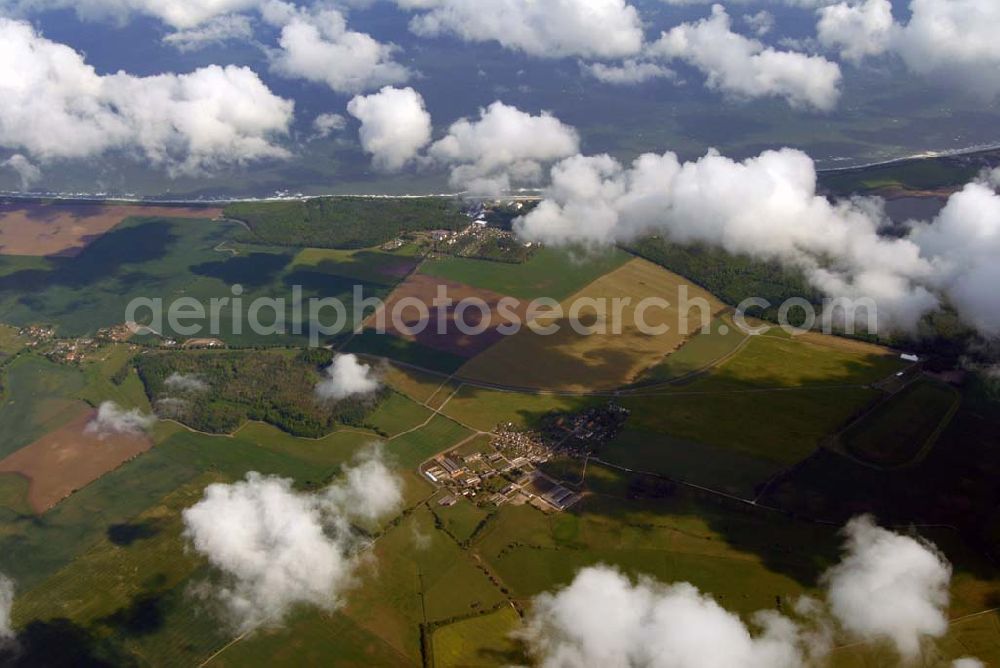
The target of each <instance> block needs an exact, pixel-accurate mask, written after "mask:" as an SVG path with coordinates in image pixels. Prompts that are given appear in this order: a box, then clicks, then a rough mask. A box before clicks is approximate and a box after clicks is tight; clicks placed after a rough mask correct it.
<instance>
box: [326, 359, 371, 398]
mask: <svg viewBox="0 0 1000 668" xmlns="http://www.w3.org/2000/svg"><path fill="white" fill-rule="evenodd" d="M326 375H327V377H326V378H325V379H324V380H322V381H321V382H320V383H318V384H317V385H316V396H317V397H319V398H320V399H323V400H333V401H340V400H342V399H347V398H348V397H355V396H363V395H366V394H372V393H373V392H376V391H377V390H378V389H379V388H380V387H381V386H382V381H380V380H379V379H378V377H377V376H376V375H375V373H374V372H373V371H372V368H371V366H369V365H367V364H364V363H363V362H361V361H360V360H359V359H358V358H357V356H356V355H349V354H348V355H338V356H337V357H336V359H334V360H333V363H332V364H331V365H330V366H329V367H327V369H326Z"/></svg>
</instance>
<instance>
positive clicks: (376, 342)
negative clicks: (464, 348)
mask: <svg viewBox="0 0 1000 668" xmlns="http://www.w3.org/2000/svg"><path fill="white" fill-rule="evenodd" d="M344 352H347V353H358V354H361V355H373V356H375V357H386V358H388V359H391V360H396V361H399V362H403V363H405V364H412V365H414V366H417V367H420V368H422V369H429V370H431V371H437V372H438V373H444V374H452V373H455V372H456V371H458V369H459V368H460V367H461V366H462V365H463V364H465V363H466V362H467V361H468V360H467V359H465V358H464V357H459V356H458V355H453V354H451V353H446V352H444V351H441V350H435V349H433V348H428V347H427V346H422V345H420V344H419V343H416V342H415V341H408V340H406V339H403V338H401V337H398V336H393V335H391V334H378V333H376V332H375V331H374V330H371V329H366V330H365V331H364V332H362V333H361V334H358V335H357V336H355V337H353V338H352V339H351V340H350V341H349V342H348V343H347V345H346V346H345V347H344ZM442 380H444V379H443V378H442Z"/></svg>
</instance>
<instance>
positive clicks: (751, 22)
mask: <svg viewBox="0 0 1000 668" xmlns="http://www.w3.org/2000/svg"><path fill="white" fill-rule="evenodd" d="M743 21H744V22H745V23H746V24H747V25H748V26H749V27H750V29H751V30H753V33H754V34H755V35H757V36H758V37H763V36H764V35H766V34H767V33H769V32H771V31H772V30H773V29H774V14H772V13H771V12H769V11H767V10H766V9H762V10H760V11H759V12H756V13H754V14H744V15H743Z"/></svg>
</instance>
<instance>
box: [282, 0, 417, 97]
mask: <svg viewBox="0 0 1000 668" xmlns="http://www.w3.org/2000/svg"><path fill="white" fill-rule="evenodd" d="M277 4H278V6H273V5H272V6H269V7H268V8H267V10H266V12H265V16H266V17H267V18H268V19H269V20H271V21H273V22H279V23H281V24H282V27H281V36H280V37H279V39H278V46H279V48H278V49H275V50H273V51H272V52H271V68H272V70H273V71H274V72H276V73H278V74H281V75H283V76H287V77H292V78H301V79H306V80H307V81H313V82H316V83H324V84H326V85H327V86H329V87H330V88H331V89H333V90H335V91H337V92H338V93H360V92H362V91H366V90H372V89H375V88H379V87H380V86H385V85H389V84H397V83H402V82H404V81H406V80H407V79H409V78H410V71H409V70H408V69H407V68H406V67H405V66H403V65H401V64H399V63H397V62H396V61H395V60H394V59H393V54H394V53H395V52H396V50H397V49H396V47H395V46H393V45H391V44H383V43H381V42H379V41H378V40H376V39H375V38H373V37H372V36H371V35H368V34H366V33H362V32H357V31H355V30H350V29H349V28H348V26H347V19H346V18H345V17H344V15H343V13H341V12H340V11H339V10H337V9H335V8H332V7H326V6H318V7H313V8H310V9H297V8H295V7H293V6H291V5H286V6H285V7H284V8H282V7H281V6H280V5H281V4H283V3H277Z"/></svg>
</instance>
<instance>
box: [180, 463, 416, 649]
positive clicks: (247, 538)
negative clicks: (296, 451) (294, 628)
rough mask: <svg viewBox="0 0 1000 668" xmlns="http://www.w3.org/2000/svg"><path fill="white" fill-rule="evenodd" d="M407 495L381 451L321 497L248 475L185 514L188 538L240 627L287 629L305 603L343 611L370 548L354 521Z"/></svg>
mask: <svg viewBox="0 0 1000 668" xmlns="http://www.w3.org/2000/svg"><path fill="white" fill-rule="evenodd" d="M400 490H401V483H400V481H399V479H398V478H397V477H396V476H395V475H394V474H393V473H392V472H391V471H390V470H389V469H388V468H387V467H386V466H385V464H384V463H383V462H382V459H381V455H380V453H379V451H377V450H376V451H374V452H373V453H371V454H370V455H368V456H367V457H366V458H365V459H363V461H362V462H361V463H360V464H358V465H357V466H355V467H348V468H347V470H346V471H345V480H344V481H341V482H337V483H335V484H333V485H331V486H330V487H328V488H327V489H325V490H323V491H321V492H318V493H303V492H298V491H296V490H295V489H294V488H293V486H292V481H291V480H287V479H284V478H277V477H272V476H263V475H261V474H259V473H249V474H248V475H247V476H246V479H245V480H243V481H240V482H237V483H234V484H229V485H227V484H215V485H210V486H209V487H207V488H206V489H205V493H204V497H203V498H202V500H201V501H199V502H198V503H197V504H195V505H194V506H192V507H190V508H188V509H187V510H185V511H184V513H183V520H184V527H185V529H184V535H185V537H186V538H187V540H189V541H190V543H191V545H192V546H193V547H194V549H195V550H196V551H198V552H199V553H200V554H202V555H204V556H205V557H206V558H207V559H208V561H209V562H210V563H211V564H212V565H213V566H214V567H215V568H217V569H218V570H219V571H220V572H221V573H222V575H223V583H222V584H221V585H220V587H219V588H218V589H217V590H216V591H215V592H214V593H215V595H216V596H217V597H218V599H219V601H221V603H222V604H223V605H224V607H225V610H226V612H227V613H228V616H229V619H230V620H231V622H232V623H233V625H234V626H235V627H236V628H237V629H238V630H239V631H241V632H244V633H245V632H250V631H253V630H255V629H258V628H261V627H265V626H274V625H278V624H280V623H281V622H282V620H283V619H284V618H285V616H286V615H287V614H288V612H289V611H290V610H291V608H292V607H294V606H296V605H299V604H308V605H313V606H317V607H320V608H323V609H326V610H333V609H335V608H337V607H338V606H339V605H340V604H341V603H342V597H343V595H344V593H345V592H346V590H347V589H348V588H349V587H350V586H351V585H352V584H353V580H354V574H355V571H356V568H357V565H358V561H359V558H360V555H359V553H360V552H361V550H362V548H363V547H364V544H363V541H362V539H361V537H360V536H359V535H358V534H357V533H356V532H355V531H354V530H352V528H351V522H353V521H356V520H368V519H373V518H379V517H382V516H384V515H386V514H387V513H389V512H391V511H392V510H395V509H396V508H397V507H398V506H399V504H400V502H401V499H402V495H401V491H400Z"/></svg>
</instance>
